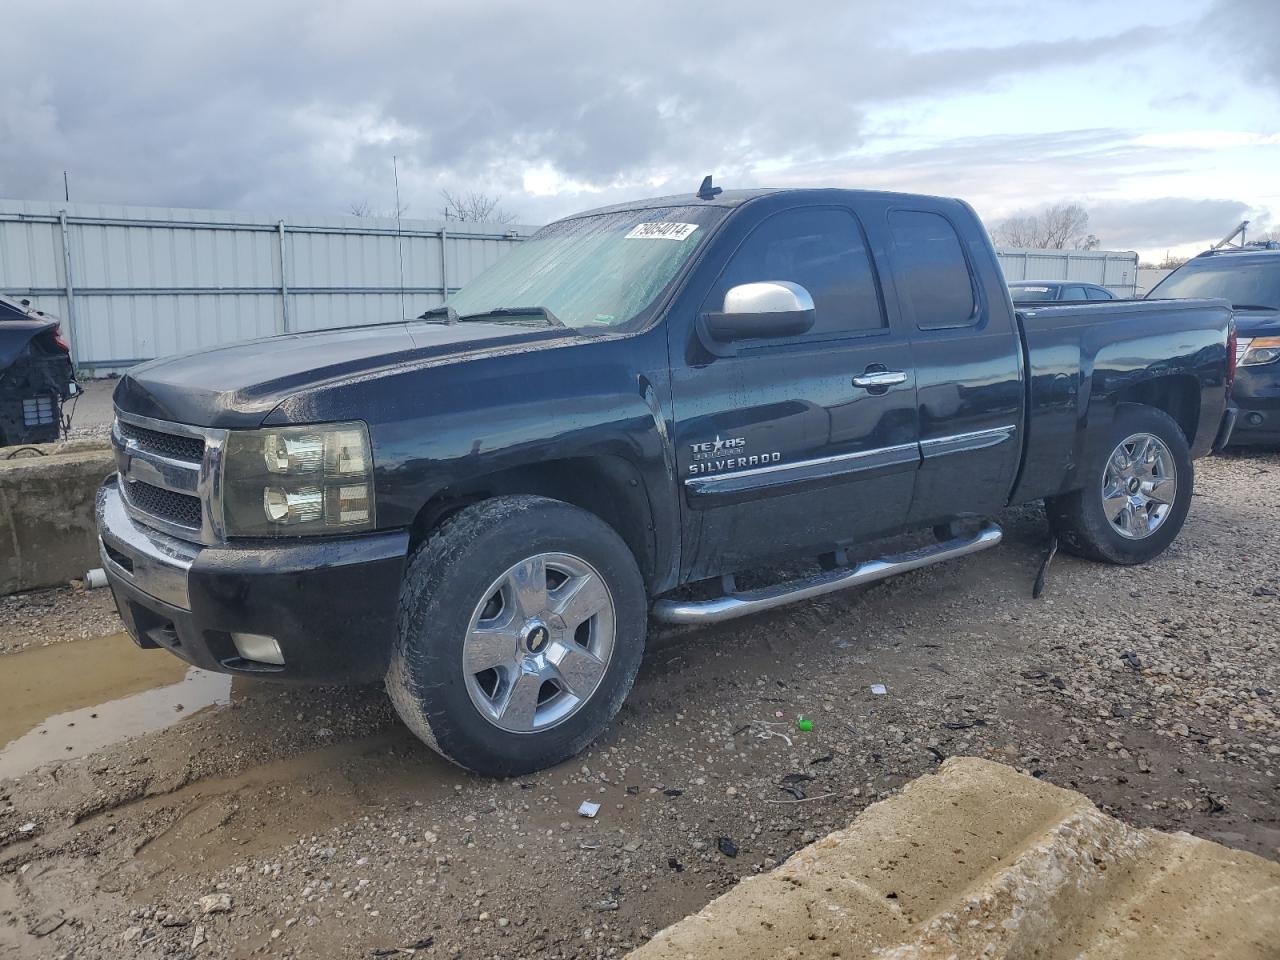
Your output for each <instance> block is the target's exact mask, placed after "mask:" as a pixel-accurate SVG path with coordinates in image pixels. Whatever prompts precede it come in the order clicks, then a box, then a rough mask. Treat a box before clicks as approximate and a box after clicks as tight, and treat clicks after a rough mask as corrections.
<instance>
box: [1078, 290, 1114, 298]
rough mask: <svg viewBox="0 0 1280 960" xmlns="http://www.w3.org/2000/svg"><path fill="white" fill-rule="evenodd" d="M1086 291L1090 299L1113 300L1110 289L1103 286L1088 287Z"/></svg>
mask: <svg viewBox="0 0 1280 960" xmlns="http://www.w3.org/2000/svg"><path fill="white" fill-rule="evenodd" d="M1084 292H1085V293H1087V294H1088V295H1089V299H1090V300H1113V299H1115V298H1114V297H1112V295H1111V291H1110V290H1104V289H1102V288H1101V287H1086V288H1085V291H1084Z"/></svg>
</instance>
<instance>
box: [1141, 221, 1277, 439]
mask: <svg viewBox="0 0 1280 960" xmlns="http://www.w3.org/2000/svg"><path fill="white" fill-rule="evenodd" d="M1182 297H1221V298H1223V299H1225V300H1230V301H1231V303H1232V305H1233V306H1234V307H1235V315H1236V357H1237V358H1238V365H1237V367H1236V379H1235V387H1234V388H1233V392H1232V396H1233V398H1234V399H1235V402H1236V406H1237V407H1239V410H1240V412H1239V418H1238V419H1237V420H1236V428H1235V431H1234V432H1233V433H1232V435H1231V443H1232V444H1238V445H1246V444H1280V243H1276V242H1275V241H1271V242H1269V243H1263V244H1251V245H1246V246H1243V247H1231V248H1227V249H1221V250H1209V251H1206V252H1205V253H1202V254H1200V255H1199V256H1198V257H1195V258H1193V259H1191V260H1189V261H1187V262H1186V263H1185V264H1183V265H1182V266H1181V267H1179V268H1178V269H1177V270H1175V271H1173V273H1171V274H1169V276H1167V277H1165V278H1164V279H1163V280H1162V281H1160V283H1159V284H1157V285H1156V286H1155V288H1154V289H1152V291H1151V292H1150V293H1148V294H1147V299H1148V300H1170V299H1176V298H1182Z"/></svg>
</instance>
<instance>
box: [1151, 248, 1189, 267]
mask: <svg viewBox="0 0 1280 960" xmlns="http://www.w3.org/2000/svg"><path fill="white" fill-rule="evenodd" d="M1190 259H1191V258H1190V257H1179V256H1174V255H1172V254H1170V253H1168V251H1166V252H1165V255H1164V259H1163V260H1161V261H1160V263H1159V264H1158V267H1159V268H1160V269H1161V270H1177V269H1178V268H1179V267H1180V266H1182V265H1183V264H1184V263H1186V262H1187V261H1188V260H1190Z"/></svg>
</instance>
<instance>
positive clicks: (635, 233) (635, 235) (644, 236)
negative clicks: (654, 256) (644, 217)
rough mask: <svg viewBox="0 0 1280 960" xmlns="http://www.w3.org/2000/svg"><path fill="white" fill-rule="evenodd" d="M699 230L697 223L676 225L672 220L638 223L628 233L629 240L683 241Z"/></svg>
mask: <svg viewBox="0 0 1280 960" xmlns="http://www.w3.org/2000/svg"><path fill="white" fill-rule="evenodd" d="M697 229H698V225H697V224H696V223H675V222H674V221H671V220H654V221H653V222H651V223H638V224H636V225H635V226H634V227H632V228H631V230H630V231H629V232H628V233H627V235H626V237H625V238H624V239H627V240H683V239H685V238H686V237H688V236H689V235H690V234H691V233H693V231H695V230H697Z"/></svg>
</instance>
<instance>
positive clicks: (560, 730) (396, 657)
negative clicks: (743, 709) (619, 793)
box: [387, 496, 647, 776]
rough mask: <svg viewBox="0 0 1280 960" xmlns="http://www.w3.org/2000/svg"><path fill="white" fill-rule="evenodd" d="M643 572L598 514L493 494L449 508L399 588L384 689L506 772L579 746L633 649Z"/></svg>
mask: <svg viewBox="0 0 1280 960" xmlns="http://www.w3.org/2000/svg"><path fill="white" fill-rule="evenodd" d="M646 627H647V609H646V598H645V591H644V584H643V581H642V579H641V577H640V572H639V570H638V569H637V568H636V564H635V560H634V558H633V557H632V556H631V552H630V551H629V550H628V549H627V546H626V544H625V543H624V542H623V541H622V539H621V538H620V537H619V536H618V535H617V533H615V532H614V531H613V529H612V528H610V527H609V526H608V525H607V524H605V523H604V522H603V521H602V520H600V519H599V518H598V517H596V516H594V515H593V514H590V513H587V512H585V511H583V510H579V509H577V508H576V507H573V506H570V505H569V504H566V503H562V502H559V501H556V500H548V499H545V498H542V497H525V496H522V497H502V498H498V499H494V500H488V501H485V502H483V503H480V504H476V505H475V506H472V507H468V508H467V509H465V510H463V511H461V512H460V513H459V514H457V515H456V516H455V517H453V518H452V519H450V520H449V521H448V522H446V524H445V525H444V526H442V527H441V529H440V530H439V531H438V532H437V533H436V534H435V535H434V536H432V537H431V539H430V540H428V541H427V543H426V544H425V545H424V546H423V547H422V549H421V550H419V551H418V553H417V554H416V555H415V557H414V559H413V561H412V563H411V564H410V568H409V571H408V573H407V575H406V578H405V583H404V586H403V587H402V590H401V601H400V622H399V636H398V638H397V645H396V649H395V651H394V653H393V656H392V662H391V667H390V669H389V671H388V673H387V690H388V692H389V694H390V695H391V700H392V703H393V704H394V705H395V707H396V710H397V712H398V713H399V714H400V716H401V718H403V720H404V721H405V723H406V724H408V726H409V727H410V729H412V730H413V732H414V733H416V734H417V735H418V736H419V737H420V738H421V739H422V740H423V741H424V742H426V743H427V744H428V745H429V746H431V747H432V748H434V749H435V750H437V751H439V752H440V753H441V754H443V755H444V756H445V757H447V758H448V759H450V760H452V761H453V762H455V763H457V764H459V765H460V766H463V767H467V768H468V769H471V770H475V771H477V772H480V773H485V774H490V775H497V776H512V775H517V774H521V773H528V772H530V771H532V770H538V769H541V768H542V767H546V766H549V765H551V764H553V763H557V762H559V761H561V760H564V759H565V758H567V757H570V756H572V755H573V754H575V753H577V752H578V751H579V750H581V749H582V748H583V747H585V746H586V745H587V744H588V743H590V742H591V741H592V740H593V739H595V737H597V736H598V735H599V734H600V732H601V731H602V730H603V729H604V728H605V726H606V725H607V724H608V722H609V720H610V719H612V717H613V716H614V714H615V713H617V711H618V709H619V708H620V707H621V705H622V701H623V699H624V698H625V697H626V695H627V693H628V692H629V691H630V689H631V684H632V682H633V681H634V679H635V675H636V671H637V670H638V668H639V665H640V659H641V656H642V654H643V651H644V637H645V630H646Z"/></svg>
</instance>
